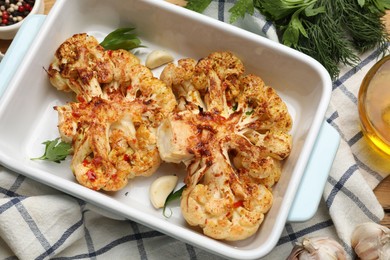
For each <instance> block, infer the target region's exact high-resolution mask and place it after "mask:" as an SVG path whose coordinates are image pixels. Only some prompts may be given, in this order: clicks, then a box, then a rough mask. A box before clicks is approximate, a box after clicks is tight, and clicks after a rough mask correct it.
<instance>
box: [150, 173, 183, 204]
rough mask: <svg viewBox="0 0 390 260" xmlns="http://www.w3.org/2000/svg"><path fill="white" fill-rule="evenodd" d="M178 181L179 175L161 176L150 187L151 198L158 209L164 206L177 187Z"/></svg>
mask: <svg viewBox="0 0 390 260" xmlns="http://www.w3.org/2000/svg"><path fill="white" fill-rule="evenodd" d="M177 181H178V177H177V176H175V175H167V176H161V177H159V178H157V179H156V180H155V181H153V183H152V185H151V186H150V189H149V198H150V202H152V205H153V206H154V207H155V208H156V209H158V208H162V207H164V203H165V200H166V199H167V197H168V195H169V194H170V193H171V192H172V191H173V189H174V188H175V187H176V184H177Z"/></svg>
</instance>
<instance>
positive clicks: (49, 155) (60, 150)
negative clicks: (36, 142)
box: [31, 138, 72, 163]
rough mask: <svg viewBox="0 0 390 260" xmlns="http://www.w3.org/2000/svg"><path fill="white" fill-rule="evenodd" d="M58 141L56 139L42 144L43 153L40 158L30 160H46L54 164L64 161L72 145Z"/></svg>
mask: <svg viewBox="0 0 390 260" xmlns="http://www.w3.org/2000/svg"><path fill="white" fill-rule="evenodd" d="M59 140H60V138H56V139H54V140H52V141H45V142H43V143H42V144H44V145H45V153H44V154H43V155H42V156H41V157H38V158H32V159H31V160H46V161H51V162H56V163H60V162H61V161H63V160H65V158H66V157H67V156H68V155H69V154H70V153H71V151H72V145H71V144H69V143H65V142H63V141H59Z"/></svg>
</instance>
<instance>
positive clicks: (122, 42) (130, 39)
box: [100, 28, 144, 51]
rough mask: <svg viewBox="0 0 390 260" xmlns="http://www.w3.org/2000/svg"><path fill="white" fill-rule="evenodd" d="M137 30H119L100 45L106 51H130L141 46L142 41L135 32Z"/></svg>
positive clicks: (110, 34)
mask: <svg viewBox="0 0 390 260" xmlns="http://www.w3.org/2000/svg"><path fill="white" fill-rule="evenodd" d="M134 30H135V28H119V29H116V30H115V31H113V32H111V33H109V34H108V35H107V36H106V37H105V38H104V40H103V41H102V42H101V43H100V45H101V46H102V47H103V48H104V49H106V50H118V49H123V50H127V51H130V50H132V49H135V48H138V47H144V46H142V45H141V40H140V39H139V38H138V37H137V35H136V34H135V33H134V32H133V31H134Z"/></svg>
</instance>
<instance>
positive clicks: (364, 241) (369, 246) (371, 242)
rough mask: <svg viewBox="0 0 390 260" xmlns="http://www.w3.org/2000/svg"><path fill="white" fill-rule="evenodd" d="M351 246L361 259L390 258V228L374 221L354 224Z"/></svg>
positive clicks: (383, 259) (382, 259)
mask: <svg viewBox="0 0 390 260" xmlns="http://www.w3.org/2000/svg"><path fill="white" fill-rule="evenodd" d="M351 246H352V248H353V249H354V250H355V253H356V255H357V256H359V258H360V259H361V260H370V259H379V260H385V259H386V260H387V259H390V229H389V228H387V227H385V226H382V225H379V224H377V223H374V222H366V223H362V224H360V225H358V226H356V228H355V230H354V231H353V232H352V236H351Z"/></svg>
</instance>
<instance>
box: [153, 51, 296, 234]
mask: <svg viewBox="0 0 390 260" xmlns="http://www.w3.org/2000/svg"><path fill="white" fill-rule="evenodd" d="M160 78H161V80H162V81H164V82H165V83H166V84H167V86H169V87H171V88H172V90H173V92H174V94H175V96H176V100H177V103H178V106H177V108H176V109H175V110H174V111H172V112H171V113H169V115H168V116H167V117H166V118H165V119H164V120H163V122H162V124H161V125H160V126H159V128H158V132H157V146H158V149H159V152H160V156H161V158H162V160H164V161H167V162H174V163H181V162H182V163H184V164H185V165H186V167H187V176H186V178H185V184H186V188H185V189H184V191H183V193H182V197H181V209H182V214H183V216H184V218H185V219H186V221H187V222H188V223H189V224H190V225H192V226H199V227H201V228H202V229H203V232H204V234H205V235H207V236H210V237H212V238H215V239H224V240H242V239H245V238H248V237H250V236H251V235H253V234H254V233H255V232H256V231H257V230H258V228H259V226H260V224H261V223H262V221H263V219H264V214H266V213H267V212H268V210H269V209H270V207H271V205H272V199H273V196H272V192H271V190H272V186H273V185H274V184H275V183H276V182H277V181H278V180H279V178H280V174H281V161H282V160H284V159H285V158H287V157H288V155H289V154H290V151H291V146H292V138H291V135H290V134H289V131H290V129H291V127H292V119H291V117H290V114H289V113H288V110H287V106H286V104H285V103H284V102H283V101H282V100H281V98H280V97H279V96H278V95H277V93H276V92H275V90H274V89H273V88H271V87H269V86H266V85H265V84H264V82H263V81H262V80H261V78H259V77H257V76H255V75H252V74H248V75H244V65H243V64H242V62H241V61H240V60H239V59H238V58H237V57H236V56H234V55H233V54H232V53H229V52H215V53H212V54H210V55H209V56H208V57H206V58H204V59H201V60H199V61H195V60H193V59H188V58H187V59H182V60H179V61H178V65H177V66H176V65H174V64H173V63H171V64H168V65H167V66H166V67H165V69H164V70H163V72H162V74H161V77H160Z"/></svg>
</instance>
